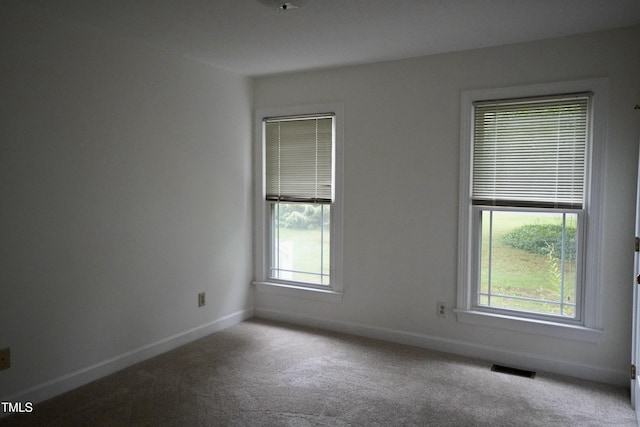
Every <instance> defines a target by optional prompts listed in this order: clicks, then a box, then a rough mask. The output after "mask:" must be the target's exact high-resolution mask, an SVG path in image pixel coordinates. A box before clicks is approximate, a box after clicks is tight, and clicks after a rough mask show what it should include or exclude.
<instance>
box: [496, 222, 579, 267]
mask: <svg viewBox="0 0 640 427" xmlns="http://www.w3.org/2000/svg"><path fill="white" fill-rule="evenodd" d="M502 243H503V244H505V245H507V246H511V247H512V248H517V249H524V250H525V251H528V252H532V253H535V254H540V255H549V254H550V255H551V256H553V257H554V258H560V257H561V255H562V254H561V251H562V225H559V224H527V225H523V226H522V227H518V228H515V229H513V230H511V231H510V232H508V233H506V234H505V235H503V236H502ZM564 256H565V259H567V260H570V259H575V258H576V229H575V228H574V227H566V228H565V254H564Z"/></svg>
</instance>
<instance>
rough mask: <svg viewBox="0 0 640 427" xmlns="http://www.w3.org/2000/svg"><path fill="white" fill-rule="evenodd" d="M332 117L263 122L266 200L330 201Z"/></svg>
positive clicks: (317, 116) (283, 118) (331, 198)
mask: <svg viewBox="0 0 640 427" xmlns="http://www.w3.org/2000/svg"><path fill="white" fill-rule="evenodd" d="M333 121H334V116H333V115H331V114H326V115H314V116H308V117H307V116H297V117H279V118H269V119H265V121H264V122H265V149H266V153H265V157H266V173H265V187H266V200H270V201H279V202H306V203H320V204H326V203H331V202H332V201H333V193H334V191H333V135H334V132H333V128H334V123H333Z"/></svg>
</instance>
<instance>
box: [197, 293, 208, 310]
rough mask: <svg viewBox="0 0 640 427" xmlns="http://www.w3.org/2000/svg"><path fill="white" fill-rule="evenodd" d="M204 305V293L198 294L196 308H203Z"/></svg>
mask: <svg viewBox="0 0 640 427" xmlns="http://www.w3.org/2000/svg"><path fill="white" fill-rule="evenodd" d="M205 304H206V300H205V296H204V292H200V293H199V294H198V307H203V306H204V305H205Z"/></svg>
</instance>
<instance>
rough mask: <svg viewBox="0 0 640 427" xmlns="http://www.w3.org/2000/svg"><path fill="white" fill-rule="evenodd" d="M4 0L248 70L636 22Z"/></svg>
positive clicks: (532, 6) (562, 13) (608, 0)
mask: <svg viewBox="0 0 640 427" xmlns="http://www.w3.org/2000/svg"><path fill="white" fill-rule="evenodd" d="M8 1H21V2H23V3H29V4H31V5H32V6H35V7H37V8H39V9H41V10H42V11H44V12H46V13H50V14H54V15H58V16H60V17H62V18H64V19H68V20H70V21H75V22H77V23H79V24H82V25H88V26H91V27H93V28H96V29H98V30H102V31H106V32H111V33H114V34H117V35H118V36H122V37H126V38H130V39H134V40H136V41H137V42H139V43H144V44H146V45H149V46H153V47H155V48H158V49H163V50H167V51H171V52H173V53H176V54H179V55H183V56H186V57H189V58H192V59H196V60H199V61H203V62H206V63H209V64H212V65H214V66H216V67H219V68H223V69H227V70H229V71H233V72H236V73H239V74H243V75H249V76H257V75H265V74H273V73H282V72H288V71H300V70H306V69H316V68H324V67H333V66H338V65H347V64H360V63H368V62H377V61H385V60H391V59H400V58H409V57H416V56H423V55H429V54H434V53H442V52H451V51H459V50H466V49H473V48H480V47H488V46H496V45H503V44H510V43H518V42H523V41H530V40H540V39H545V38H552V37H559V36H565V35H571V34H579V33H585V32H591V31H598V30H604V29H610V28H618V27H625V26H630V25H635V24H640V0H312V1H311V3H309V5H307V6H306V7H304V8H301V9H296V10H291V11H286V12H281V11H278V10H275V9H273V10H271V9H268V8H266V7H264V6H262V5H261V4H259V3H258V2H257V1H256V0H8ZM638 42H640V41H638Z"/></svg>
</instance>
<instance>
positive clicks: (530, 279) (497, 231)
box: [480, 212, 575, 317]
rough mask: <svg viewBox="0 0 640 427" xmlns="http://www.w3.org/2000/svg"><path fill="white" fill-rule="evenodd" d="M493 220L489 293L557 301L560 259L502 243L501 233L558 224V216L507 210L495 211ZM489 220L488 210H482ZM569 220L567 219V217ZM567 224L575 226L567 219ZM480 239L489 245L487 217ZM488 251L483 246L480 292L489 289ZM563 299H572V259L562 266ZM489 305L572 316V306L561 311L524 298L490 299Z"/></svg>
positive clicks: (571, 300)
mask: <svg viewBox="0 0 640 427" xmlns="http://www.w3.org/2000/svg"><path fill="white" fill-rule="evenodd" d="M493 215H494V222H493V241H492V245H493V250H492V263H493V266H492V268H491V293H493V294H503V295H509V296H519V297H527V298H536V299H544V300H551V301H557V302H559V301H560V284H559V280H558V277H557V274H558V273H559V272H560V267H561V265H560V260H557V259H553V258H550V257H548V256H545V255H539V254H534V253H530V252H528V251H525V250H522V249H516V248H512V247H510V246H507V245H505V244H503V243H502V239H501V238H502V236H503V235H504V234H505V233H508V232H509V231H511V230H513V229H515V228H517V227H520V226H523V225H527V224H548V223H551V224H561V217H560V216H559V215H553V216H551V215H541V214H538V213H532V214H523V213H517V214H514V213H508V212H494V214H493ZM484 218H485V219H488V213H485V217H484ZM574 218H575V217H574ZM568 219H569V218H568ZM567 225H573V226H575V221H574V222H573V224H572V223H571V222H569V221H567ZM482 239H483V242H485V243H487V245H486V246H485V248H488V241H489V227H488V220H485V221H483V236H482ZM488 265H489V251H488V250H486V249H484V250H483V253H482V261H481V291H484V292H487V291H488V273H489V268H488ZM564 274H565V276H564V298H563V301H564V302H565V303H569V302H570V303H574V302H575V290H574V289H575V261H574V260H566V261H565V267H564ZM480 303H481V304H488V298H487V297H486V296H483V297H482V298H481V300H480ZM491 305H492V306H496V307H502V308H510V309H516V310H527V311H535V312H540V313H545V314H556V315H559V314H561V315H563V316H570V317H571V316H573V315H574V311H575V310H574V309H573V307H567V306H565V307H564V308H563V312H562V313H560V306H559V305H557V304H550V303H544V302H534V301H523V300H514V299H505V298H499V297H492V298H491Z"/></svg>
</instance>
